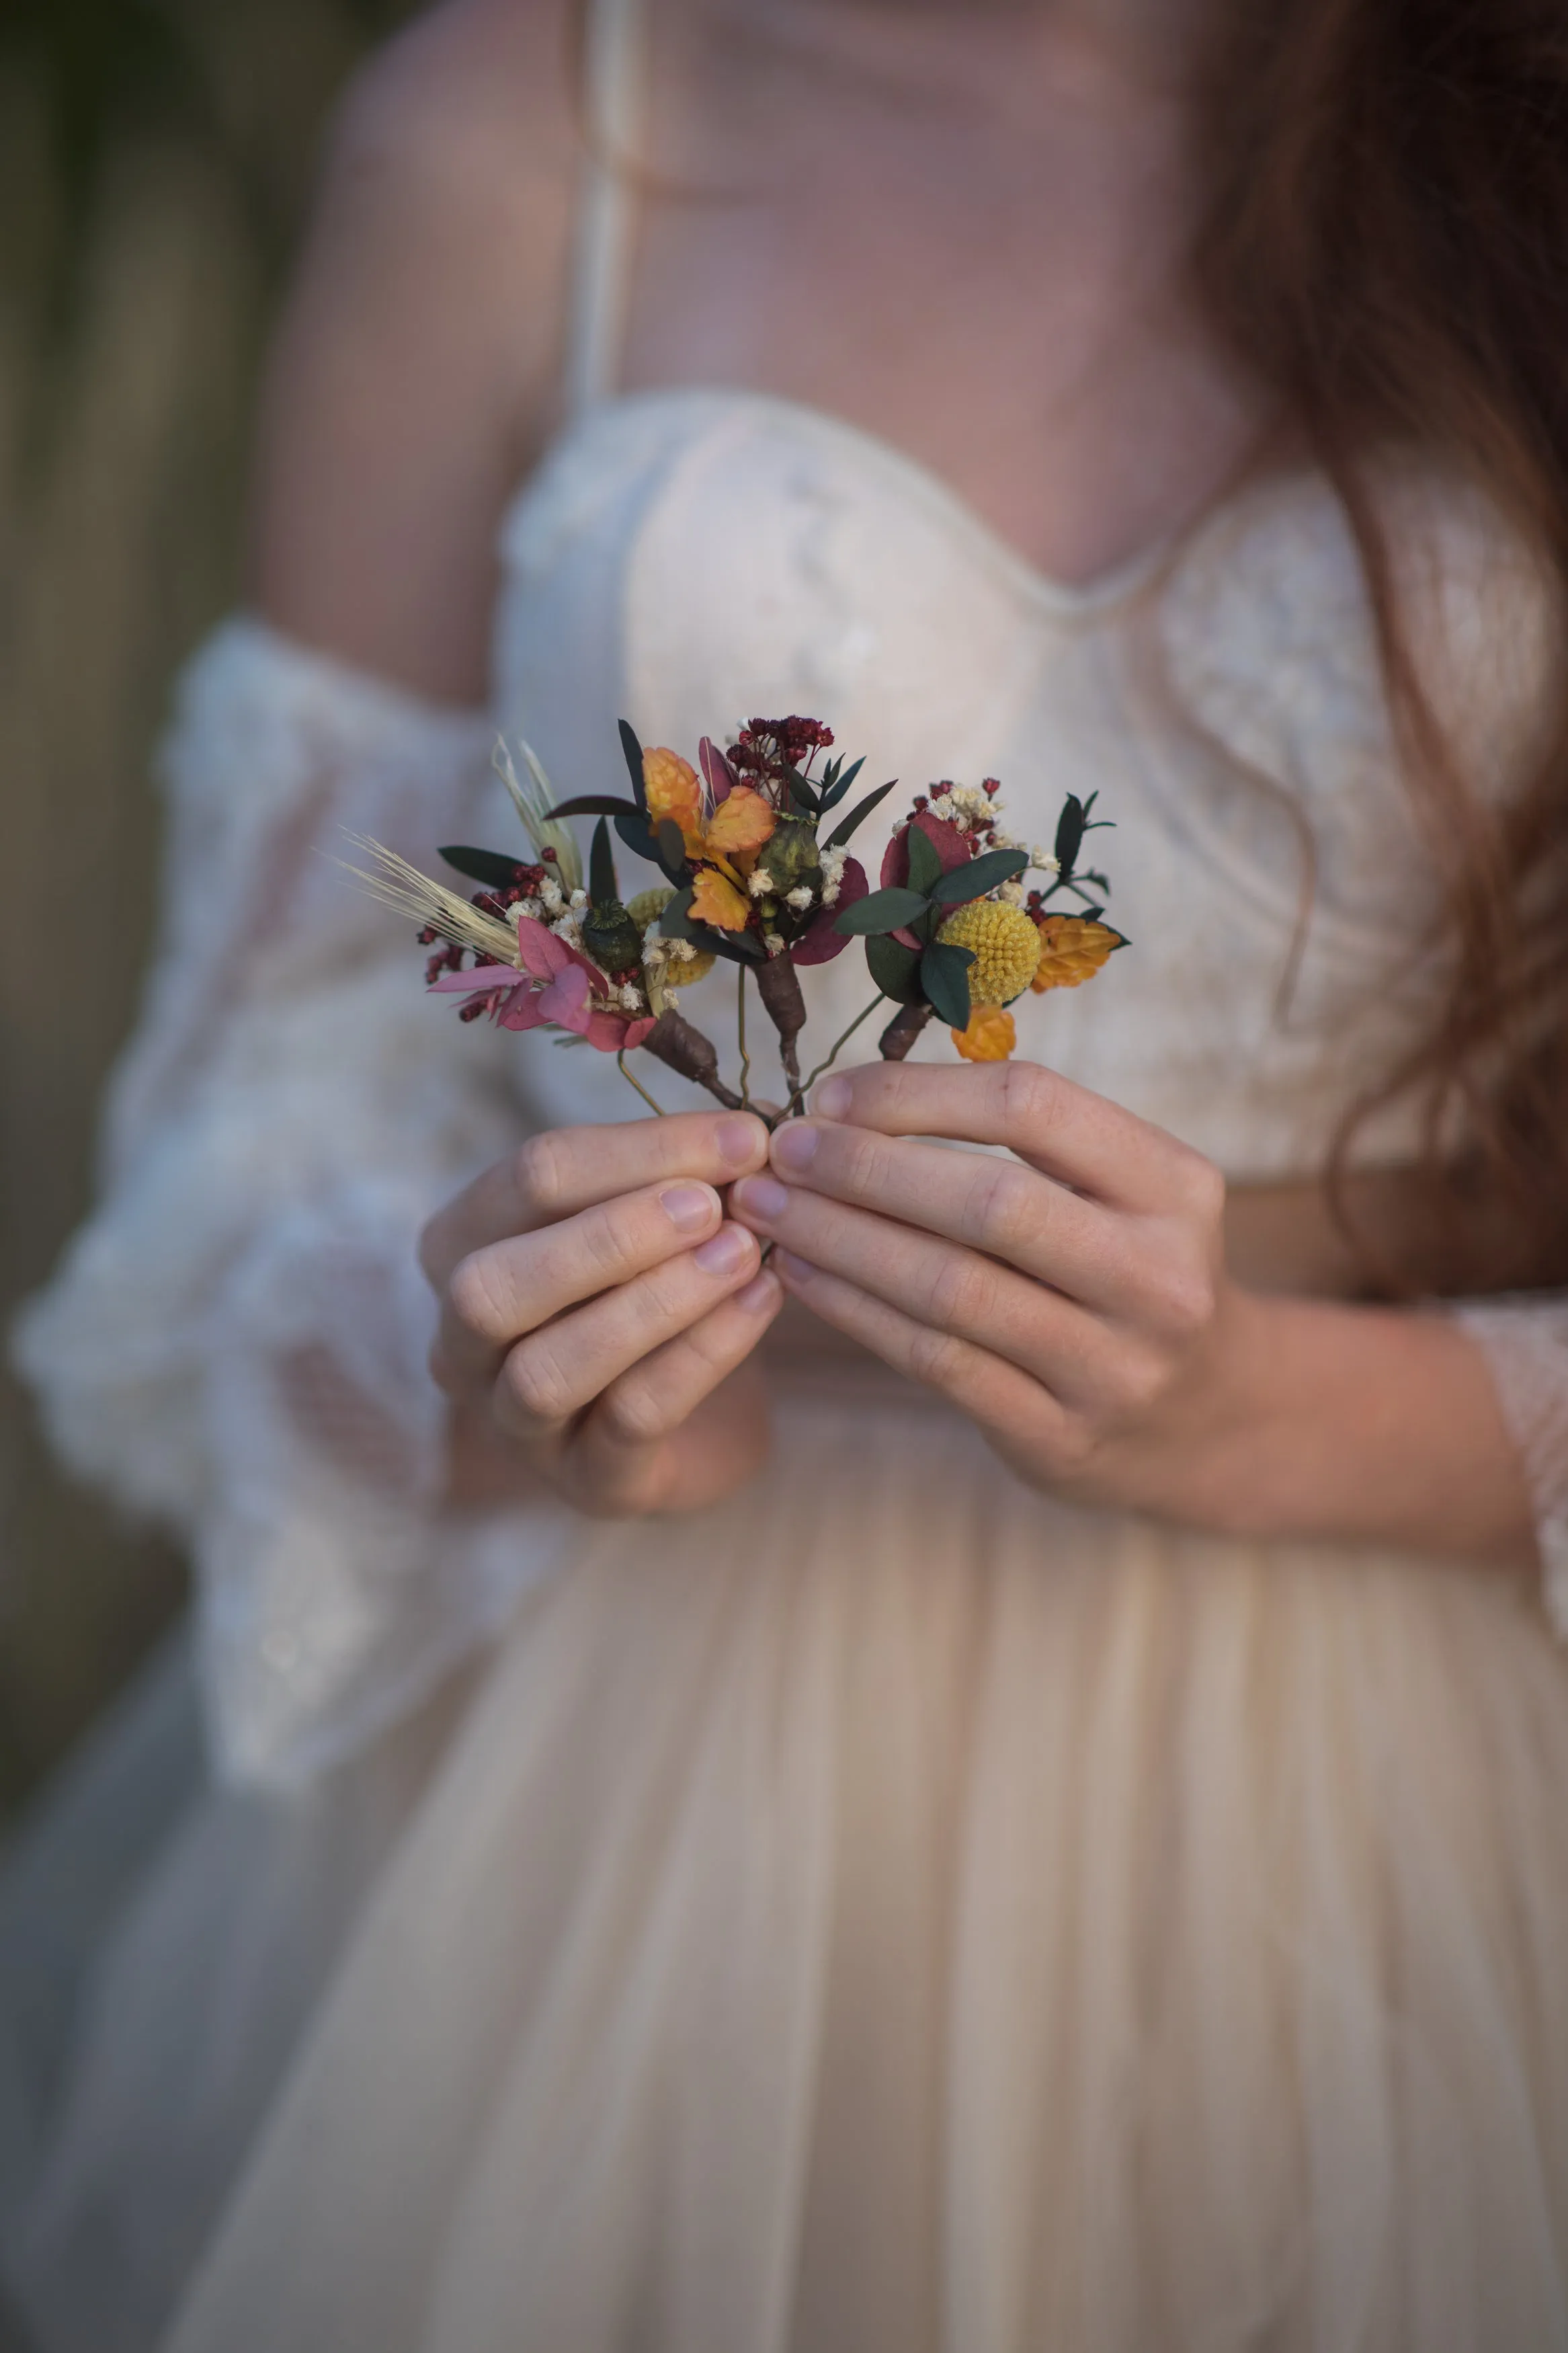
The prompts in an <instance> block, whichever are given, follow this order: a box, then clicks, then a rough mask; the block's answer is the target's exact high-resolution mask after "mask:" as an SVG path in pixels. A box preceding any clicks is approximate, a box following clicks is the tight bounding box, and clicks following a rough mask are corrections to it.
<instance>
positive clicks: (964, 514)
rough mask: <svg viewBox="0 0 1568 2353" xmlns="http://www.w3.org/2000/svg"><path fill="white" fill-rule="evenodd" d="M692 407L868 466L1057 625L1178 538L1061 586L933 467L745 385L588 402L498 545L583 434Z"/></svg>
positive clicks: (678, 388)
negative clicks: (782, 428) (818, 444)
mask: <svg viewBox="0 0 1568 2353" xmlns="http://www.w3.org/2000/svg"><path fill="white" fill-rule="evenodd" d="M689 406H707V407H710V408H714V409H727V410H731V411H741V412H742V413H745V412H750V413H752V414H753V415H756V416H759V417H773V418H775V419H777V420H778V421H779V422H780V423H782V424H784V425H788V426H790V427H793V428H795V430H797V431H802V432H805V433H806V434H809V435H811V436H813V437H815V438H816V439H818V440H820V441H824V442H827V443H829V444H836V445H837V446H838V447H839V448H844V449H847V450H848V451H850V452H851V454H854V455H858V456H859V457H861V458H863V459H868V460H870V461H871V462H872V463H874V464H875V465H876V466H878V467H879V469H880V470H882V472H883V473H885V474H887V475H889V476H890V477H892V478H893V479H895V480H899V481H900V482H901V483H902V484H903V486H904V487H905V489H906V490H908V491H911V492H912V493H913V494H914V495H915V496H916V497H917V498H918V499H919V500H920V501H921V503H922V504H923V505H924V506H926V507H927V508H928V509H929V510H930V511H931V512H934V513H936V514H939V515H941V516H942V517H943V518H944V519H945V520H946V521H947V522H949V524H950V525H951V526H952V528H953V529H954V530H956V531H957V532H958V533H961V534H962V535H963V537H964V538H966V539H967V540H968V541H969V542H970V543H971V544H972V545H973V547H974V548H975V550H976V551H977V552H978V554H980V555H981V556H982V557H983V558H984V560H985V561H986V562H987V563H988V564H990V565H991V566H992V567H993V569H994V570H996V571H998V572H1001V573H1002V574H1004V575H1005V576H1007V577H1009V578H1011V579H1012V580H1013V581H1014V582H1015V583H1016V586H1018V587H1019V588H1020V589H1021V590H1023V591H1024V592H1025V593H1026V594H1027V595H1028V596H1030V597H1031V598H1032V599H1033V600H1034V601H1035V602H1036V603H1037V605H1039V606H1040V607H1042V608H1043V609H1046V610H1047V611H1051V612H1054V613H1055V614H1057V615H1058V616H1059V617H1062V618H1064V619H1081V618H1085V617H1090V616H1092V615H1094V614H1097V613H1099V612H1101V611H1104V610H1107V609H1110V608H1113V607H1117V606H1119V605H1121V604H1122V603H1124V602H1125V601H1126V599H1127V598H1128V597H1129V596H1131V595H1132V593H1133V592H1134V591H1135V590H1136V589H1138V588H1141V587H1142V586H1143V585H1144V583H1145V582H1147V581H1149V580H1152V579H1153V578H1154V577H1155V575H1157V574H1158V573H1159V571H1160V570H1161V568H1162V567H1163V565H1164V564H1165V563H1166V562H1167V560H1168V559H1169V557H1170V554H1171V553H1172V551H1173V548H1174V547H1175V546H1176V545H1177V544H1178V543H1179V540H1180V538H1181V533H1179V532H1176V531H1170V532H1166V533H1162V534H1161V535H1160V536H1159V537H1158V538H1157V539H1154V540H1152V541H1150V542H1148V543H1145V545H1144V546H1142V547H1141V548H1138V549H1136V550H1134V552H1133V553H1132V554H1131V555H1128V556H1124V557H1122V558H1121V561H1120V562H1119V563H1116V564H1113V565H1107V566H1105V568H1104V569H1103V570H1101V571H1100V572H1097V573H1096V574H1095V575H1093V576H1092V577H1091V578H1090V579H1089V580H1085V581H1082V582H1073V581H1070V580H1062V579H1059V578H1058V577H1057V575H1055V574H1053V573H1049V572H1047V571H1045V570H1044V569H1043V568H1042V567H1041V566H1040V565H1037V564H1036V563H1035V562H1033V560H1032V559H1031V558H1030V557H1028V556H1026V554H1024V552H1023V550H1022V549H1021V548H1020V547H1018V546H1017V545H1016V543H1015V542H1013V541H1012V540H1010V539H1008V538H1006V537H1005V534H1004V533H1001V532H999V531H998V530H997V529H996V527H995V525H994V524H993V523H991V522H987V521H986V519H985V517H984V515H983V514H982V513H981V512H980V511H979V509H978V508H977V507H976V506H975V505H974V504H973V501H971V500H969V499H967V498H965V497H964V496H963V492H962V491H958V490H956V489H955V488H954V487H953V485H952V483H951V482H950V481H948V480H946V478H945V477H944V476H943V475H942V474H940V473H938V472H937V470H936V469H935V468H934V467H931V466H928V465H927V464H926V463H925V462H924V461H923V459H919V458H916V457H914V456H913V455H912V454H911V453H910V451H909V450H907V449H904V448H900V446H899V444H898V443H897V442H895V441H889V440H886V439H885V438H883V437H882V436H881V435H880V434H879V433H873V432H871V431H870V430H869V429H868V427H865V426H861V425H855V424H852V423H851V422H850V420H849V419H848V418H847V417H839V416H837V415H835V413H834V412H833V411H832V410H831V409H827V408H816V407H814V406H812V404H811V403H810V402H809V401H802V400H794V399H790V398H788V397H787V396H784V395H783V394H779V393H771V392H757V391H753V390H751V389H750V388H748V387H746V386H744V385H651V386H648V387H646V388H645V389H643V390H641V391H637V392H624V393H616V394H615V395H614V396H612V397H610V398H608V399H605V400H600V401H595V402H594V403H593V404H591V406H587V407H585V408H584V409H582V410H580V411H579V412H578V414H577V415H576V416H575V417H572V418H570V419H569V420H568V421H567V423H566V424H565V425H564V426H563V427H562V429H561V430H560V431H559V432H558V433H557V434H556V435H555V437H554V438H553V439H552V441H551V442H550V444H549V446H548V447H547V448H546V449H545V450H544V452H543V453H542V457H541V458H540V459H539V462H538V463H537V465H535V466H534V467H533V468H532V469H531V471H530V472H529V474H528V475H527V477H526V478H525V479H524V480H523V481H522V482H521V483H520V484H519V486H518V489H517V490H516V491H515V492H514V493H513V495H512V497H511V499H510V501H508V504H507V507H506V511H505V512H504V514H503V516H502V518H501V524H500V538H501V540H502V541H503V543H504V541H505V539H506V538H507V536H508V535H509V533H510V531H511V529H512V526H513V524H514V522H516V520H517V518H518V517H519V516H520V515H521V512H522V511H523V510H524V508H525V507H526V506H527V505H528V503H529V501H530V500H531V498H532V497H533V495H534V493H535V491H536V490H537V488H538V486H539V484H540V482H541V480H542V478H543V476H544V474H545V472H546V470H548V469H549V467H550V466H551V465H552V464H553V463H554V462H556V461H557V460H558V459H564V458H566V457H567V456H569V455H570V453H571V452H572V451H573V450H574V448H576V447H577V446H578V444H579V443H580V442H581V441H582V440H584V439H585V438H586V437H587V436H588V435H589V434H590V433H592V432H595V431H599V430H602V429H603V428H604V427H605V426H607V425H609V426H613V425H615V424H616V423H618V422H619V421H620V419H621V418H623V417H628V418H635V417H641V416H646V415H647V414H649V413H650V412H655V411H658V410H659V409H662V408H679V407H689Z"/></svg>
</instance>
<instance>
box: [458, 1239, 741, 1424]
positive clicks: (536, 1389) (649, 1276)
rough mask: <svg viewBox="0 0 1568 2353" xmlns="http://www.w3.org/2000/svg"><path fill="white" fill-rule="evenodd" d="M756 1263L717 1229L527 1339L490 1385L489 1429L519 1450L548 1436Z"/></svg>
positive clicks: (703, 1312) (733, 1286)
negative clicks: (504, 1434)
mask: <svg viewBox="0 0 1568 2353" xmlns="http://www.w3.org/2000/svg"><path fill="white" fill-rule="evenodd" d="M759 1256H760V1252H759V1250H758V1247H757V1240H756V1236H755V1235H754V1234H750V1233H748V1232H747V1231H746V1229H745V1228H744V1226H733V1225H727V1226H722V1227H721V1229H719V1231H718V1232H717V1233H716V1234H713V1235H711V1236H710V1239H709V1240H707V1241H706V1242H703V1243H701V1244H700V1246H699V1247H698V1248H697V1249H696V1250H683V1251H682V1252H681V1253H680V1255H679V1257H678V1258H673V1259H669V1260H667V1261H665V1263H664V1264H663V1265H662V1266H656V1267H651V1268H649V1270H648V1271H647V1273H646V1274H641V1275H638V1276H637V1280H636V1281H635V1282H625V1283H622V1284H620V1285H619V1286H618V1287H617V1288H616V1290H614V1291H609V1292H605V1293H603V1294H602V1295H601V1296H600V1297H599V1298H597V1299H594V1300H591V1301H590V1302H589V1303H588V1304H587V1306H585V1307H580V1308H578V1310H577V1311H576V1313H575V1314H571V1315H561V1316H558V1317H557V1318H556V1319H555V1321H554V1322H553V1323H550V1324H544V1325H543V1326H542V1328H541V1329H540V1330H538V1331H536V1332H531V1333H530V1334H529V1335H528V1337H527V1338H526V1339H525V1340H520V1341H519V1342H518V1344H517V1345H516V1347H514V1348H512V1349H510V1351H509V1352H508V1354H507V1356H506V1358H505V1360H504V1362H503V1363H502V1365H501V1366H500V1372H499V1373H498V1374H497V1376H496V1384H495V1390H494V1410H495V1414H496V1419H497V1420H498V1421H499V1422H500V1425H501V1427H502V1429H503V1430H507V1431H508V1432H509V1434H510V1435H511V1436H512V1437H514V1438H518V1439H521V1440H523V1441H524V1442H525V1443H529V1444H537V1443H539V1442H540V1441H541V1440H548V1439H551V1438H553V1437H555V1436H557V1435H558V1434H559V1433H560V1432H561V1431H562V1430H563V1429H564V1428H565V1427H566V1426H567V1425H568V1424H569V1423H570V1422H571V1421H573V1420H574V1418H575V1417H576V1416H577V1415H578V1414H580V1413H582V1412H583V1411H584V1409H586V1408H587V1407H588V1406H590V1405H592V1404H593V1402H594V1400H595V1398H597V1397H598V1396H600V1395H601V1393H602V1392H603V1391H604V1390H605V1389H607V1388H609V1386H610V1384H611V1382H612V1381H614V1380H616V1378H618V1377H619V1376H620V1375H621V1374H622V1373H624V1372H626V1370H627V1369H628V1368H629V1367H630V1366H633V1365H635V1364H636V1363H637V1360H638V1358H639V1357H642V1356H650V1355H651V1354H652V1352H653V1351H654V1350H655V1349H656V1348H661V1347H663V1346H664V1345H665V1344H666V1342H667V1341H670V1340H673V1339H675V1338H677V1337H678V1336H679V1334H681V1333H682V1332H684V1331H686V1330H688V1329H689V1326H690V1325H691V1324H695V1323H696V1322H697V1321H698V1319H699V1317H700V1316H703V1315H706V1314H709V1313H710V1310H711V1309H712V1308H713V1307H714V1306H715V1305H716V1304H717V1303H718V1302H719V1301H720V1300H721V1299H722V1298H724V1297H726V1296H727V1295H728V1294H729V1293H731V1292H735V1291H739V1290H740V1289H741V1288H742V1286H743V1285H744V1284H745V1283H747V1282H750V1281H751V1279H752V1276H753V1275H754V1274H755V1273H756V1271H757V1264H758V1259H759Z"/></svg>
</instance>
